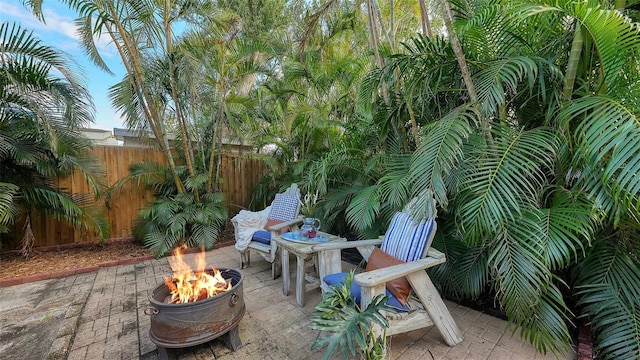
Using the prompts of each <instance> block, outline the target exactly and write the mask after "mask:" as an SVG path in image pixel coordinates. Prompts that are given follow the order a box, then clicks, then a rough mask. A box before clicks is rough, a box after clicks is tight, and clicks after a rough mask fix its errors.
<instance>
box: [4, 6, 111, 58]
mask: <svg viewBox="0 0 640 360" xmlns="http://www.w3.org/2000/svg"><path fill="white" fill-rule="evenodd" d="M0 8H2V10H1V11H0V19H2V20H9V21H15V22H18V23H20V24H22V26H23V27H25V28H26V29H31V30H34V33H36V35H37V36H38V37H39V38H41V39H43V40H46V41H45V42H47V43H48V44H50V45H53V46H55V47H57V48H58V49H61V50H64V51H67V52H68V51H79V49H80V43H81V39H80V36H79V35H78V33H77V30H76V29H77V27H76V24H75V22H74V21H75V14H74V13H73V12H72V11H71V10H66V9H65V10H64V12H68V14H63V13H61V12H60V11H56V10H54V9H53V8H50V7H46V5H45V6H43V10H42V12H43V14H44V20H45V23H43V22H41V21H39V20H38V19H37V18H36V17H35V16H34V15H33V14H32V13H31V12H30V11H29V10H27V9H26V8H25V7H24V6H21V5H17V4H13V3H10V2H7V1H0ZM49 40H51V41H52V42H53V43H51V42H49ZM95 42H96V46H97V48H98V51H99V52H100V54H101V55H102V56H104V57H107V58H111V57H114V56H116V55H117V52H116V50H115V48H114V46H112V45H111V40H110V38H109V36H108V35H106V34H105V35H104V36H102V37H100V38H95Z"/></svg>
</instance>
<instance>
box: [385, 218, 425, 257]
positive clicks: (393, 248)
mask: <svg viewBox="0 0 640 360" xmlns="http://www.w3.org/2000/svg"><path fill="white" fill-rule="evenodd" d="M435 228H436V227H435V220H434V219H433V218H431V219H426V220H422V221H420V222H419V223H415V222H414V221H413V219H412V218H411V216H410V215H409V214H407V213H404V212H397V213H396V214H395V215H394V216H393V219H391V224H390V225H389V229H388V230H387V233H386V234H385V235H384V240H383V241H382V245H381V246H380V250H382V251H384V252H385V253H387V254H389V255H391V256H393V257H395V258H396V259H400V260H402V261H406V262H409V261H415V260H418V259H421V258H422V256H423V255H424V252H425V251H426V249H427V248H428V247H429V246H431V241H432V240H433V235H434V234H433V233H434V231H435Z"/></svg>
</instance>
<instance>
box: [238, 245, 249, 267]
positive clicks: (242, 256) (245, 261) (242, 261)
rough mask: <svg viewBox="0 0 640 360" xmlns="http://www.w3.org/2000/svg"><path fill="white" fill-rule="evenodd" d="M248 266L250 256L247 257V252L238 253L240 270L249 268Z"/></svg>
mask: <svg viewBox="0 0 640 360" xmlns="http://www.w3.org/2000/svg"><path fill="white" fill-rule="evenodd" d="M249 264H251V256H250V255H249V250H245V251H242V252H241V253H240V269H244V268H246V267H249Z"/></svg>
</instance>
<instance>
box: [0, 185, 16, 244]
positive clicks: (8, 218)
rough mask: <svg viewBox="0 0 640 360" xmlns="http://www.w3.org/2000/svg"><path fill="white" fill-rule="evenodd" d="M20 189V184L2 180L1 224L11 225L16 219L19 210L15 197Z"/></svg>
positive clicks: (0, 192) (0, 193)
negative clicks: (15, 203)
mask: <svg viewBox="0 0 640 360" xmlns="http://www.w3.org/2000/svg"><path fill="white" fill-rule="evenodd" d="M18 190H19V189H18V186H16V185H14V184H9V183H2V182H0V226H6V225H10V224H12V223H13V222H14V221H15V220H16V216H17V215H18V211H17V209H16V207H15V205H14V201H13V198H14V196H15V195H16V194H17V193H18ZM0 232H3V231H1V230H0Z"/></svg>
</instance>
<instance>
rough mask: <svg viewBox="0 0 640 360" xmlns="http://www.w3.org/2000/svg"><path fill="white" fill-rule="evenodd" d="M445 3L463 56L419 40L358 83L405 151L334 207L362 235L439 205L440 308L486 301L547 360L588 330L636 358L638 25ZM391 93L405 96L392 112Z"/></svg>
mask: <svg viewBox="0 0 640 360" xmlns="http://www.w3.org/2000/svg"><path fill="white" fill-rule="evenodd" d="M443 3H446V2H443ZM447 5H448V6H451V8H452V15H453V22H452V26H451V27H450V29H451V30H450V35H451V32H453V31H455V32H456V35H457V37H456V38H457V39H458V40H459V42H460V49H458V50H456V49H454V48H453V45H452V44H451V43H450V42H449V41H447V40H446V39H439V38H438V37H435V38H425V37H421V38H417V39H415V40H412V41H410V42H408V43H406V50H405V52H404V53H399V54H393V55H392V56H390V58H389V59H388V60H387V61H385V66H383V67H381V68H380V69H374V70H373V71H372V72H371V73H370V74H369V76H367V77H366V78H365V80H364V81H363V82H362V88H361V94H362V95H361V99H362V101H363V102H366V103H367V104H369V108H370V109H371V111H372V112H373V113H374V114H375V113H379V114H393V115H394V116H374V117H372V119H374V120H378V119H380V120H384V121H385V122H380V123H378V124H383V125H385V126H388V127H387V128H388V129H395V130H394V131H393V132H392V133H390V132H387V134H393V137H391V139H394V138H395V139H396V141H397V143H398V144H400V146H398V147H382V148H381V149H384V151H385V153H384V155H381V156H379V157H378V161H379V162H378V166H379V167H380V168H381V169H383V171H384V176H379V177H376V176H374V177H372V178H371V180H370V182H369V183H370V185H369V186H368V187H366V188H364V189H366V190H364V189H363V188H361V185H360V184H354V185H348V186H344V185H342V186H338V188H337V189H335V188H332V189H331V191H330V193H333V194H350V193H354V192H355V191H356V189H358V190H357V194H358V195H352V196H351V198H350V200H349V202H348V203H347V204H348V205H346V207H345V205H344V203H339V202H333V203H332V202H331V201H330V200H328V202H327V203H328V204H333V205H335V206H340V207H341V208H343V209H345V211H346V216H345V218H346V219H347V221H349V223H350V225H351V226H352V227H353V228H356V229H360V231H361V232H364V231H366V229H365V228H363V227H362V225H363V224H366V225H367V226H369V227H373V226H377V224H378V223H380V222H382V223H384V220H385V219H386V218H387V211H386V209H389V208H396V209H398V208H400V207H401V206H403V205H404V203H406V201H408V199H411V198H415V197H417V198H419V199H420V198H423V199H426V198H430V197H431V196H433V197H435V199H436V200H437V202H438V206H439V207H440V208H441V209H440V210H439V220H438V223H439V225H440V226H439V234H438V236H437V237H436V241H435V242H434V246H436V247H438V248H440V249H442V250H443V251H444V252H445V253H446V254H447V258H448V262H447V264H445V265H444V266H441V267H439V268H438V269H434V270H432V275H433V277H434V278H435V279H437V280H438V282H439V284H440V285H441V288H442V289H443V290H444V291H445V292H446V293H447V294H448V295H449V296H452V297H464V298H471V299H475V298H478V297H479V296H481V295H483V294H484V293H485V292H486V291H487V290H489V292H490V294H492V295H493V296H495V298H496V300H497V302H498V304H500V306H501V307H502V308H503V309H504V311H505V312H506V314H507V316H508V317H509V318H510V320H511V321H512V322H513V323H514V324H515V326H516V327H517V329H519V330H520V333H521V336H523V337H525V338H526V339H528V340H529V341H530V342H531V343H532V344H533V345H534V346H535V347H536V348H537V349H538V350H539V351H541V352H546V351H552V352H555V353H562V352H564V351H567V350H568V349H569V345H570V343H571V336H570V327H572V326H575V324H576V322H577V321H579V320H580V319H583V320H582V321H587V322H590V323H591V324H592V326H593V329H594V332H595V338H596V351H597V352H598V356H600V357H602V358H620V357H625V358H636V357H637V356H638V354H639V353H640V332H639V331H638V329H640V327H638V318H637V316H635V315H634V314H635V313H636V312H637V310H638V308H639V302H638V296H637V295H638V294H637V289H638V288H640V282H639V280H640V278H639V276H638V274H640V262H639V261H638V260H639V259H638V254H639V253H640V252H639V250H640V249H639V247H638V243H637V241H634V240H633V239H634V237H636V236H637V229H638V219H639V218H640V217H639V215H640V214H639V213H638V207H637V204H638V200H637V199H638V198H639V193H640V188H639V187H638V186H636V184H637V181H635V180H636V179H635V177H636V176H635V174H637V173H638V171H639V169H638V159H640V156H638V154H640V150H639V149H638V147H637V144H639V143H640V139H638V138H637V135H638V134H640V128H639V127H638V121H637V116H636V114H637V113H638V111H637V104H638V99H639V98H640V92H638V86H637V84H638V58H637V56H636V51H637V49H638V43H639V42H640V35H639V34H638V31H637V25H636V24H634V23H631V22H630V20H629V18H627V17H625V16H624V15H623V14H622V13H621V12H619V11H617V10H613V9H610V8H608V7H607V5H606V4H600V3H598V2H595V1H585V2H573V1H530V2H527V1H518V2H510V1H489V2H486V1H471V2H468V1H451V2H449V4H447ZM514 19H515V20H514ZM445 20H446V19H445ZM451 41H452V42H453V41H454V39H453V38H452V39H451ZM459 50H461V51H463V52H464V53H463V54H462V55H464V57H460V56H459V55H460V54H459V53H458V51H459ZM463 62H464V64H465V65H466V66H467V67H468V75H469V78H468V79H465V77H466V75H465V74H464V71H463V70H462V69H461V64H462V63H463ZM467 80H470V81H467ZM450 84H454V86H453V87H452V86H451V85H450ZM463 87H464V88H465V89H466V91H461V90H460V89H461V88H463ZM385 89H387V90H388V91H389V92H391V93H396V94H402V99H403V100H402V101H391V102H389V101H387V100H386V99H384V93H385ZM473 94H475V95H473ZM476 97H477V101H474V100H475V98H476ZM409 105H411V108H412V110H413V112H414V115H415V119H416V120H417V123H416V125H417V128H418V129H419V136H418V137H417V138H416V139H417V140H416V141H415V142H413V143H412V142H411V141H410V140H411V138H410V137H409V136H407V135H406V134H407V131H406V130H405V129H406V128H407V127H408V126H410V125H407V124H410V122H409V121H408V119H410V118H411V115H410V114H411V111H410V109H409ZM390 149H397V150H399V151H397V152H396V153H395V155H393V154H394V153H392V152H390V151H389V150H390ZM343 153H347V151H343ZM392 155H393V156H392ZM321 163H322V164H327V163H329V159H328V158H327V159H322V160H321ZM347 164H348V165H347V166H345V167H341V166H340V164H336V165H335V167H336V168H338V169H347V168H348V167H349V166H350V164H349V163H348V162H347ZM317 169H318V171H317V173H316V177H317V178H318V179H323V178H324V179H326V181H325V182H324V183H327V184H339V183H342V184H344V183H343V182H338V181H335V180H337V179H340V177H341V176H342V174H343V172H344V171H336V169H335V168H328V167H326V166H318V167H317ZM327 169H331V171H329V172H326V171H325V170H327ZM365 169H367V168H365ZM369 169H370V168H369ZM333 173H336V174H338V175H337V176H333V175H330V174H333ZM358 174H359V175H360V177H362V175H361V174H362V173H361V172H359V173H358ZM378 174H379V173H378ZM427 203H428V201H425V202H424V204H427ZM423 210H424V211H427V209H426V207H425V209H423ZM363 219H365V220H366V221H363ZM603 301H604V302H603ZM621 337H622V338H624V341H622V340H621Z"/></svg>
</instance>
